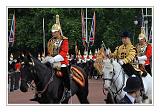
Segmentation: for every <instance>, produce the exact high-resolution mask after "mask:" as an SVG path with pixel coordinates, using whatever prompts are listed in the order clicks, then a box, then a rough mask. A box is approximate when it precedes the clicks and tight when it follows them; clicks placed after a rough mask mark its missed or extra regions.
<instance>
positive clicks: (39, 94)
mask: <svg viewBox="0 0 160 112" xmlns="http://www.w3.org/2000/svg"><path fill="white" fill-rule="evenodd" d="M30 64H31V65H32V66H33V69H34V71H36V69H35V67H34V66H35V63H34V61H33V59H32V62H31V63H30ZM52 66H53V65H52ZM52 68H53V67H52ZM35 74H36V73H35ZM50 74H51V77H50V78H49V80H48V82H47V84H45V86H44V88H43V90H42V91H36V94H38V97H41V96H42V94H43V93H44V92H45V91H46V90H47V88H48V85H49V84H50V83H51V82H52V81H53V70H51V72H50V73H49V75H50ZM38 84H40V83H38ZM38 84H37V85H38ZM30 85H31V87H34V88H36V87H35V86H33V84H30ZM37 85H36V86H37Z"/></svg>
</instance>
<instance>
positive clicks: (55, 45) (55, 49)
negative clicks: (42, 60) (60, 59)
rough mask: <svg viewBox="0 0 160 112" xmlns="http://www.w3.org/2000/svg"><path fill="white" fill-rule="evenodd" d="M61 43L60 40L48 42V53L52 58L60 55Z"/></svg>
mask: <svg viewBox="0 0 160 112" xmlns="http://www.w3.org/2000/svg"><path fill="white" fill-rule="evenodd" d="M60 44H61V42H60V41H59V40H56V39H53V38H51V39H50V40H49V41H48V53H49V55H50V56H53V57H54V56H56V55H58V53H59V48H60Z"/></svg>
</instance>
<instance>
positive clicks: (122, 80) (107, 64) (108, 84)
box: [103, 58, 152, 104]
mask: <svg viewBox="0 0 160 112" xmlns="http://www.w3.org/2000/svg"><path fill="white" fill-rule="evenodd" d="M103 62H104V63H103V64H104V68H103V73H104V77H103V78H104V88H105V90H106V92H110V93H111V97H112V99H114V98H115V96H116V100H117V101H119V100H120V99H122V98H123V97H124V95H125V92H124V91H123V88H124V87H125V84H126V80H127V78H128V76H127V75H126V74H124V71H123V68H122V67H121V65H120V64H119V63H117V61H116V60H114V59H109V58H106V59H105V60H104V61H103ZM142 80H143V84H144V89H145V94H146V95H147V96H148V99H146V100H145V101H142V100H141V102H142V103H147V104H150V103H152V77H151V76H150V74H147V76H146V77H142ZM113 103H115V102H113Z"/></svg>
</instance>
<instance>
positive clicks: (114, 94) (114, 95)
mask: <svg viewBox="0 0 160 112" xmlns="http://www.w3.org/2000/svg"><path fill="white" fill-rule="evenodd" d="M111 64H112V66H114V65H113V63H111ZM121 71H122V72H123V73H122V74H123V75H122V77H123V83H122V86H121V88H120V89H118V88H117V87H116V86H115V89H116V91H113V90H112V89H111V86H112V85H115V82H116V81H117V79H118V78H119V76H120V73H121ZM115 76H116V75H115V70H114V68H113V76H112V78H103V80H104V84H103V93H104V94H105V91H109V92H110V93H111V97H112V99H113V102H114V103H115V101H114V99H115V98H116V97H117V95H119V94H121V92H122V90H123V87H124V85H125V74H124V71H123V69H122V68H121V70H120V71H119V73H118V76H117V77H116V78H115ZM114 78H115V80H114ZM105 80H108V81H110V82H111V85H110V87H108V88H105V87H104V85H105ZM105 95H106V94H105Z"/></svg>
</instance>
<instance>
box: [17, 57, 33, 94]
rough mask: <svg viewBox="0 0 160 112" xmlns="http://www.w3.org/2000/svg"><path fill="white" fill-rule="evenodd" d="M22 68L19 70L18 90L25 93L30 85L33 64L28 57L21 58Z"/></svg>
mask: <svg viewBox="0 0 160 112" xmlns="http://www.w3.org/2000/svg"><path fill="white" fill-rule="evenodd" d="M21 64H22V68H21V85H20V90H21V91H22V92H27V91H28V88H29V84H31V82H32V80H33V75H34V62H33V59H32V58H31V56H30V55H28V56H23V58H22V62H21Z"/></svg>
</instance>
